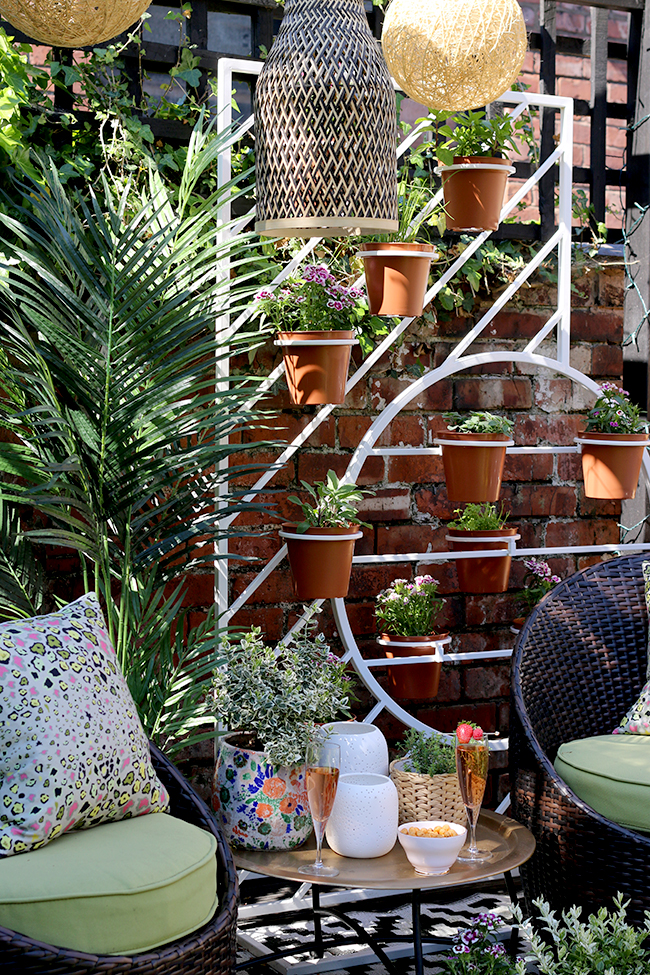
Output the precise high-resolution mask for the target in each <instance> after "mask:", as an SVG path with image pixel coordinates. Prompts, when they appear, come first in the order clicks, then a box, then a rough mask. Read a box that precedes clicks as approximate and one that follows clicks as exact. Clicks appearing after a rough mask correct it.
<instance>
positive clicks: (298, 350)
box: [275, 330, 357, 406]
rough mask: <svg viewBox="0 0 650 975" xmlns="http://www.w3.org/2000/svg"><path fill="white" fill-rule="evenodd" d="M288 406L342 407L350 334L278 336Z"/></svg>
mask: <svg viewBox="0 0 650 975" xmlns="http://www.w3.org/2000/svg"><path fill="white" fill-rule="evenodd" d="M275 344H276V345H279V346H280V348H281V349H282V356H283V359H284V371H285V375H286V377H287V385H288V386H289V395H290V397H291V402H292V403H295V404H296V405H297V406H314V405H317V406H322V405H323V404H324V403H343V402H344V400H345V384H346V382H347V378H348V367H349V365H350V352H351V349H352V346H353V345H356V344H357V340H356V339H355V337H354V332H352V331H344V330H339V331H329V332H327V331H316V330H315V331H313V332H278V337H277V339H276V341H275Z"/></svg>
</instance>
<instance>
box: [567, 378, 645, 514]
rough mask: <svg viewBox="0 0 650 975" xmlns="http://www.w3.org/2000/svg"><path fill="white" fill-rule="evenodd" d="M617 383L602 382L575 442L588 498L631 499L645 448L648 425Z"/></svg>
mask: <svg viewBox="0 0 650 975" xmlns="http://www.w3.org/2000/svg"><path fill="white" fill-rule="evenodd" d="M639 413H640V410H639V407H638V406H635V405H634V403H630V399H629V393H628V392H627V390H625V389H621V388H620V386H617V385H616V383H602V384H601V387H600V395H599V396H598V399H597V400H596V404H595V406H594V408H593V409H592V410H591V411H590V412H589V413H588V414H587V426H586V429H585V431H584V433H583V434H581V436H580V437H576V438H575V439H576V443H578V444H579V445H580V447H581V451H582V475H583V477H584V482H585V496H586V497H588V498H610V499H619V498H633V497H634V495H635V494H636V487H637V484H638V482H639V473H640V471H641V464H642V462H643V455H644V453H645V448H646V447H647V446H648V444H649V443H650V440H648V435H647V433H644V432H642V431H644V430H647V424H644V423H643V422H642V420H641V417H640V415H639Z"/></svg>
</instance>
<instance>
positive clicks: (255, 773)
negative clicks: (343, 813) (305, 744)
mask: <svg viewBox="0 0 650 975" xmlns="http://www.w3.org/2000/svg"><path fill="white" fill-rule="evenodd" d="M254 737H255V736H254V734H252V733H251V732H244V733H234V734H229V735H224V736H223V737H222V738H221V740H220V744H219V754H218V757H217V763H216V766H215V770H214V782H213V788H212V809H213V810H214V815H215V818H216V820H217V822H218V823H219V825H220V826H221V827H222V828H223V830H224V833H225V835H226V839H227V840H228V843H229V844H230V846H232V847H233V848H234V849H239V850H292V849H294V848H295V847H297V846H301V845H302V844H303V843H304V842H305V840H306V839H307V838H308V837H309V836H310V835H311V831H312V828H313V824H312V819H311V815H310V812H309V804H308V801H307V788H306V785H305V768H304V766H298V765H295V766H283V765H271V764H270V763H269V762H268V761H267V758H266V755H265V753H264V752H260V751H255V750H254V749H252V748H248V747H246V745H245V743H246V741H247V740H248V741H250V740H253V739H254Z"/></svg>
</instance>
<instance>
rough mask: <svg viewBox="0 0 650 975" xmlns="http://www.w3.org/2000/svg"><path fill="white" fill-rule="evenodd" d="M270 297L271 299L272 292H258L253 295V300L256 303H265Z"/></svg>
mask: <svg viewBox="0 0 650 975" xmlns="http://www.w3.org/2000/svg"><path fill="white" fill-rule="evenodd" d="M272 297H273V292H272V291H266V290H262V291H258V293H257V294H256V295H255V300H256V301H267V300H268V299H269V298H272Z"/></svg>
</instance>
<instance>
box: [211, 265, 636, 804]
mask: <svg viewBox="0 0 650 975" xmlns="http://www.w3.org/2000/svg"><path fill="white" fill-rule="evenodd" d="M549 287H550V286H549V285H548V284H547V283H544V284H542V283H540V284H537V285H533V286H531V287H530V288H527V289H525V290H524V292H523V293H522V294H521V296H520V297H519V298H518V299H517V301H515V302H511V303H510V304H509V305H508V306H507V308H506V309H505V310H504V311H503V312H502V313H501V314H500V315H498V316H497V317H496V318H495V320H494V322H493V323H492V325H491V326H490V328H489V329H488V332H489V334H487V335H486V336H485V337H484V338H482V339H480V340H478V342H477V343H476V348H475V349H474V350H473V351H488V350H492V349H494V348H504V347H505V348H507V349H513V350H514V349H521V348H522V347H523V344H524V342H525V339H526V337H527V336H530V335H532V334H534V332H535V331H536V330H537V329H538V328H539V327H540V326H541V325H542V324H543V323H544V322H545V321H546V320H547V318H548V316H549V314H550V310H551V309H550V307H549V302H550V301H551V300H552V299H553V297H554V296H553V295H552V288H551V289H550V290H549ZM622 299H623V281H622V275H621V271H620V269H619V268H617V267H614V266H611V267H604V268H602V269H600V270H598V269H597V268H596V267H595V266H594V267H586V268H585V269H584V270H583V271H581V272H579V273H578V272H576V276H575V280H574V295H573V316H572V328H573V345H572V354H571V358H572V364H573V365H575V366H576V367H577V368H578V369H580V370H581V371H584V372H585V373H587V374H589V375H592V376H594V377H595V378H596V379H598V380H599V381H600V380H601V379H602V380H604V379H605V378H607V379H614V380H620V378H621V374H622V355H621V348H620V342H621V337H622V308H621V306H622ZM486 304H487V302H486ZM479 312H480V303H479V305H478V306H477V309H476V317H477V316H478V313H479ZM472 321H473V319H472V318H470V319H468V318H452V319H450V320H448V321H447V322H445V323H443V322H438V323H437V324H436V325H434V326H426V327H423V324H422V322H421V323H420V324H419V326H418V327H417V328H416V329H414V331H413V333H411V334H410V335H409V334H408V333H407V337H406V341H405V343H404V345H403V346H402V347H401V348H400V349H398V350H396V351H394V352H393V353H391V354H390V355H386V356H384V358H383V359H382V360H381V361H380V362H379V363H378V364H377V365H376V366H375V367H374V368H373V369H372V370H371V372H370V374H368V375H367V376H366V377H365V378H364V379H363V380H362V381H361V382H360V383H359V384H358V386H357V387H355V389H354V391H353V393H351V394H350V396H349V397H348V400H347V401H346V403H345V405H344V406H342V407H339V408H337V409H335V410H334V412H333V413H332V414H331V415H330V417H329V418H328V420H327V421H326V422H325V423H323V424H322V426H320V427H319V429H318V431H317V433H316V434H315V435H314V436H313V437H312V438H311V440H310V441H309V443H308V444H307V445H305V446H304V447H303V448H301V449H300V450H299V451H298V453H297V454H295V455H294V457H293V458H292V460H291V461H290V462H289V463H288V464H287V465H286V467H285V468H283V470H282V471H281V472H280V473H279V475H277V476H276V477H275V479H274V481H273V482H272V484H273V486H274V487H275V488H276V489H277V494H275V495H273V496H271V498H270V500H272V501H273V503H274V504H275V505H276V507H277V510H278V512H279V514H280V515H281V517H282V518H285V517H287V516H291V515H292V514H295V509H293V508H292V506H291V504H290V503H289V501H288V495H290V494H292V493H295V492H299V491H300V484H299V481H300V479H303V480H306V481H308V482H310V483H311V482H313V481H315V480H319V479H321V478H323V477H324V475H325V474H326V472H327V470H328V469H329V468H332V469H334V470H335V471H337V473H339V474H343V473H344V472H345V470H346V467H347V464H348V463H349V460H350V458H351V455H352V454H353V452H354V449H355V448H356V446H357V444H358V442H359V440H360V438H361V436H362V435H363V434H364V433H365V431H366V430H367V429H368V427H369V425H370V423H371V422H372V419H373V418H374V417H375V416H377V415H378V412H379V411H381V409H382V408H383V407H384V406H385V405H386V403H388V402H390V401H391V400H392V399H393V398H394V397H395V396H396V395H397V394H398V393H399V392H400V391H401V390H402V389H404V388H405V387H406V386H408V385H409V383H410V382H412V381H413V377H412V375H411V374H409V372H408V371H407V369H408V366H409V365H410V364H412V363H413V362H415V361H418V362H419V363H421V364H422V365H424V366H425V367H426V368H427V369H430V368H432V367H434V366H437V365H439V364H440V363H441V362H442V361H443V360H444V359H445V358H446V356H447V354H448V352H449V351H450V350H451V349H452V348H453V346H454V344H455V343H456V342H457V341H458V340H459V339H460V338H461V337H462V336H464V335H465V334H466V332H467V330H468V328H469V327H470V325H471V323H472ZM278 361H279V360H278V357H277V353H276V351H275V349H274V347H273V346H272V345H270V344H269V345H268V346H267V347H266V349H265V350H264V351H263V354H262V355H260V356H259V357H258V360H257V363H256V364H257V365H258V366H259V367H260V368H261V369H262V370H263V371H268V370H269V369H270V368H271V366H272V365H275V364H277V362H278ZM592 401H593V398H592V396H591V394H588V393H587V392H586V391H585V390H584V389H583V388H582V387H578V386H574V385H573V384H572V383H571V382H570V381H569V380H567V379H565V378H563V377H561V376H558V375H557V374H551V373H540V372H538V371H536V370H535V369H534V368H532V367H528V366H521V365H513V364H511V363H497V364H495V365H494V366H484V367H481V368H476V369H473V370H471V371H469V372H465V373H460V374H458V375H456V376H453V377H450V378H449V379H445V380H443V381H442V382H440V383H438V384H437V385H435V386H433V387H431V388H430V389H429V390H427V391H426V392H425V393H424V394H422V396H420V397H419V398H418V399H416V400H413V401H412V402H411V403H410V404H409V407H408V409H406V410H405V411H404V412H402V413H401V414H400V415H399V416H398V417H397V418H396V419H395V420H394V422H393V423H392V425H391V426H389V427H388V428H387V430H386V431H385V432H384V434H383V436H382V437H381V440H380V442H379V444H378V445H390V444H392V445H400V444H403V445H414V446H415V445H422V446H427V445H431V444H432V439H433V437H434V436H435V435H436V433H437V432H438V431H439V430H440V429H441V427H442V426H443V424H442V420H441V417H440V413H441V411H443V410H447V409H450V408H455V409H459V410H468V409H472V408H488V409H495V410H497V411H501V410H502V409H503V407H505V408H506V409H507V411H508V413H509V415H511V416H512V418H513V419H514V420H515V437H514V438H515V441H516V442H517V443H518V444H520V445H535V444H541V443H550V444H572V443H573V437H574V436H575V434H576V433H577V432H578V430H579V429H580V425H581V416H582V415H584V410H585V408H586V407H587V406H588V405H590V404H591V402H592ZM272 403H273V405H275V406H276V407H277V408H278V409H279V410H280V412H279V414H278V416H277V418H276V419H275V420H274V421H272V422H271V425H272V427H273V428H274V429H275V431H276V432H277V434H278V436H281V437H284V438H286V439H287V440H291V439H292V438H293V437H294V436H295V435H296V434H297V433H298V431H300V430H301V429H302V428H303V427H304V426H305V424H306V423H308V422H309V421H310V420H311V418H312V416H313V413H314V411H315V410H314V408H309V409H307V410H301V409H298V408H295V407H291V406H290V404H289V402H288V395H287V393H286V390H284V389H282V390H281V391H279V392H277V393H276V395H275V396H274V398H273V400H272ZM270 435H271V431H269V430H258V431H254V430H251V431H250V433H249V435H248V439H249V440H250V442H251V444H252V443H253V442H254V441H255V440H261V439H265V438H268V437H269V436H270ZM263 456H264V457H265V458H266V459H268V460H270V459H272V457H273V456H274V453H273V452H269V451H268V450H264V451H263ZM250 457H251V459H258V460H259V454H257V453H256V452H255V451H251V455H250ZM358 483H360V484H361V485H364V486H370V487H372V488H373V489H375V491H376V495H375V497H374V498H370V499H368V500H367V501H366V503H365V504H364V508H363V514H364V517H365V519H366V520H368V521H369V522H370V523H371V524H372V527H371V528H369V529H364V536H363V539H362V540H360V541H359V542H358V543H357V549H356V551H357V554H369V553H373V554H379V553H399V552H407V551H426V550H427V547H428V546H430V548H431V549H432V550H436V551H437V550H440V551H444V550H446V547H447V546H446V542H445V541H444V535H445V533H446V527H445V526H446V523H447V521H448V520H449V519H451V518H452V517H453V508H454V507H456V505H454V504H451V503H450V502H449V501H448V499H447V495H446V490H445V484H444V480H443V475H442V466H441V461H440V459H439V458H437V459H433V460H431V459H425V458H422V457H412V458H409V459H403V458H387V457H380V458H371V459H369V460H368V462H367V463H366V464H365V465H364V467H363V469H362V471H361V476H360V478H359V481H358ZM502 498H503V503H504V507H505V509H506V510H507V511H509V512H510V519H511V522H512V523H513V524H516V525H517V526H519V530H520V532H521V535H522V541H521V542H520V543H519V544H520V545H522V546H524V545H525V546H536V545H548V546H559V547H562V546H564V545H568V544H573V545H577V544H591V543H605V542H608V543H609V542H616V541H618V540H619V530H618V527H617V523H618V521H619V519H620V505H619V503H616V502H599V501H590V500H587V499H585V498H584V494H583V490H582V482H581V479H580V469H579V459H578V458H577V456H575V455H552V456H549V455H539V456H534V455H521V456H518V457H515V456H513V457H511V458H510V459H508V461H507V465H506V473H505V478H504V486H503V490H502ZM276 526H277V521H273V520H271V519H269V518H267V517H263V516H260V517H257V516H249V517H248V518H246V519H245V525H244V526H243V527H245V529H246V531H247V532H248V533H247V535H246V537H245V538H243V539H239V540H235V541H233V543H232V551H233V553H237V554H240V555H253V556H256V557H257V558H259V559H260V560H261V561H260V562H259V563H258V564H257V565H251V564H242V563H238V562H235V561H233V563H232V566H231V592H232V598H233V599H234V598H236V597H237V596H238V595H239V594H240V593H241V592H242V591H243V590H244V588H245V586H246V585H247V584H248V583H249V582H250V581H251V580H252V579H253V578H254V577H255V575H256V572H257V571H258V566H262V565H263V564H264V563H265V562H266V560H267V559H268V558H269V557H270V556H271V555H272V554H274V553H275V552H276V551H277V550H278V548H279V545H280V541H279V538H278V536H277V533H276V530H275V529H276ZM264 532H265V533H264ZM594 558H595V557H592V556H587V557H580V558H575V557H571V556H563V557H554V558H551V559H550V562H551V565H552V567H553V570H554V571H555V572H557V573H558V574H560V575H561V576H562V577H565V576H567V575H569V574H570V573H572V572H574V571H575V570H576V569H577V568H581V567H583V566H585V565H587V564H589V563H590V562H592V561H594ZM416 571H427V572H430V573H431V574H432V575H433V576H434V577H435V578H436V579H438V580H439V583H440V589H441V592H442V594H443V595H444V596H445V598H446V600H447V603H446V608H445V614H444V626H445V629H447V628H448V629H449V630H450V632H451V634H452V638H453V646H452V649H453V651H454V652H462V651H470V650H483V649H499V648H503V647H510V646H512V644H513V640H514V637H513V635H512V634H511V633H510V625H511V623H512V620H513V619H514V618H515V617H516V616H520V615H522V613H523V612H524V609H523V604H522V601H521V597H520V596H519V595H518V590H519V589H520V587H521V585H522V580H523V575H524V571H525V570H524V567H523V563H522V561H521V560H517V559H515V560H513V564H512V573H511V579H510V588H509V590H508V592H507V593H504V594H503V595H487V596H476V595H465V594H463V593H460V592H458V586H457V579H456V570H455V567H454V564H453V562H449V563H440V564H436V563H433V564H428V565H422V566H419V567H418V568H417V569H416V567H415V566H411V565H409V564H408V563H393V564H381V565H376V564H375V565H362V566H357V567H355V568H353V573H352V582H351V587H350V593H349V597H348V599H347V601H346V606H347V610H348V615H349V617H350V620H351V625H352V629H353V632H354V633H355V636H356V638H357V640H358V642H359V645H360V647H361V649H362V652H363V653H364V654H365V655H366V656H368V655H369V656H376V655H377V646H376V644H375V642H374V634H375V625H374V612H373V604H374V597H375V595H376V594H377V593H378V592H379V591H380V590H381V589H382V588H383V587H385V586H386V585H388V584H389V583H390V582H391V580H393V579H395V578H400V577H405V576H409V575H410V574H411V573H413V574H415V573H416ZM197 581H198V580H197ZM198 591H199V590H197V592H198ZM203 591H204V593H205V592H206V591H205V590H203ZM206 595H208V598H209V594H207V593H206ZM204 602H205V598H200V599H198V600H197V612H201V611H202V609H203V608H205V607H204V606H203V607H202V606H201V603H204ZM299 610H300V607H299V606H298V605H297V604H296V603H295V602H294V599H293V594H292V585H291V579H290V576H289V571H288V566H287V563H286V561H285V562H283V563H281V565H280V567H279V569H277V570H276V571H275V572H274V573H273V574H272V575H271V576H270V577H269V578H268V579H267V580H266V581H265V582H264V583H263V585H262V586H261V588H260V589H258V590H257V592H256V594H255V595H254V596H253V598H252V600H251V602H250V603H249V604H248V605H247V606H246V608H245V609H243V610H241V611H240V612H239V613H238V614H237V615H236V617H235V618H234V620H233V623H235V624H239V625H241V626H243V627H248V626H251V625H257V626H261V627H262V629H263V631H264V632H265V633H266V635H267V637H268V638H269V639H270V640H277V639H278V638H279V637H280V636H282V635H283V634H284V633H285V632H286V630H287V628H288V627H290V626H291V624H292V623H293V622H294V621H295V619H296V618H297V614H298V612H299ZM321 619H322V624H323V628H324V630H325V632H326V633H327V635H328V637H329V638H330V639H331V641H332V645H333V646H334V648H335V649H336V650H337V651H339V652H340V651H341V650H342V647H341V645H340V641H339V640H338V637H337V634H336V631H335V626H334V621H333V619H332V616H331V613H330V609H329V606H328V605H325V606H324V610H323V615H322V617H321ZM374 673H375V674H376V675H377V676H378V677H379V679H380V681H384V680H385V675H384V674H382V672H381V671H377V670H375V671H374ZM508 681H509V664H508V662H507V661H505V662H504V661H499V662H495V663H486V662H476V661H473V662H468V663H467V664H465V665H462V664H461V665H445V666H444V667H443V673H442V678H441V683H440V691H439V694H438V696H437V698H436V700H435V701H422V702H417V703H416V704H415V705H414V711H413V713H415V714H417V716H418V717H419V718H420V719H422V720H424V721H425V722H427V723H430V724H431V725H432V726H434V727H437V728H440V729H442V730H450V729H453V728H454V727H455V725H456V723H457V721H458V720H459V719H461V718H469V719H472V720H475V721H478V722H479V723H481V724H482V725H483V726H484V727H486V728H487V729H489V730H491V731H498V732H500V733H501V734H502V735H507V734H508V717H509V701H508V696H509V683H508ZM360 698H361V701H360V704H359V707H358V711H359V713H360V714H363V713H366V712H367V710H368V707H369V705H370V703H371V702H369V701H368V700H367V696H366V693H365V691H362V693H361V694H360ZM379 724H380V725H382V727H383V728H384V730H385V731H386V733H387V734H388V737H389V738H390V740H391V741H392V742H393V743H394V742H395V741H396V740H397V739H398V738H399V737H401V733H402V731H403V729H402V727H401V726H400V725H399V724H398V723H397V722H396V721H394V720H393V719H391V718H390V717H389V716H388V715H386V714H384V715H383V716H382V717H381V718H380V719H379ZM495 762H497V767H495V769H494V771H493V774H494V775H495V776H499V777H500V782H499V783H498V784H497V783H494V789H493V793H492V799H493V800H496V798H497V794H498V796H499V797H500V796H501V795H502V794H503V793H504V791H507V777H506V776H505V775H503V774H502V772H503V769H502V766H503V764H504V762H505V758H504V757H501V758H499V759H498V760H497V759H495Z"/></svg>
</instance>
